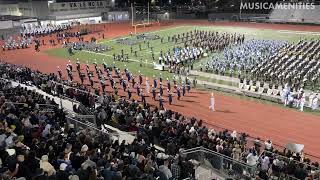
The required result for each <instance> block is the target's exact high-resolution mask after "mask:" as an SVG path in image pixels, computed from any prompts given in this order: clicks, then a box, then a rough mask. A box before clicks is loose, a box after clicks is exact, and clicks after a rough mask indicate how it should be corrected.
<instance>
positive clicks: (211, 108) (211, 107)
mask: <svg viewBox="0 0 320 180" xmlns="http://www.w3.org/2000/svg"><path fill="white" fill-rule="evenodd" d="M214 106H215V101H214V96H213V93H211V98H210V106H209V109H210V110H212V111H216V110H215V107H214Z"/></svg>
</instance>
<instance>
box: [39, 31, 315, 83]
mask: <svg viewBox="0 0 320 180" xmlns="http://www.w3.org/2000/svg"><path fill="white" fill-rule="evenodd" d="M195 29H197V30H210V31H218V32H221V33H223V32H226V33H232V34H233V33H238V34H245V36H246V40H247V39H252V38H254V39H274V40H286V41H289V42H297V41H299V40H300V39H302V38H307V39H311V38H315V37H317V35H315V34H314V33H311V34H306V33H304V34H301V33H296V32H294V31H292V33H290V32H289V31H281V30H278V31H277V30H271V29H255V28H243V27H229V26H177V27H172V28H167V29H162V30H158V31H152V32H149V33H145V34H157V35H159V36H160V37H163V38H164V43H161V41H160V39H157V40H151V41H150V46H152V47H153V48H154V54H155V60H156V61H157V60H158V57H159V54H160V51H161V50H163V52H166V51H167V50H168V49H172V48H173V47H174V46H176V45H175V44H174V43H172V42H167V36H172V35H174V34H179V33H180V34H181V33H183V32H188V31H191V30H195ZM127 37H128V38H129V39H134V38H135V36H133V37H130V36H127ZM117 39H119V38H115V39H109V40H102V41H100V42H99V43H102V44H106V45H108V46H111V47H112V50H111V51H108V52H105V53H95V52H88V51H75V53H74V55H72V56H69V54H68V52H67V49H64V48H54V49H49V50H47V51H46V52H45V53H47V54H48V55H50V56H57V57H62V58H66V59H71V60H73V61H75V60H76V59H77V58H78V59H79V60H80V61H81V62H82V63H87V62H88V63H89V64H92V63H93V62H94V61H95V59H96V61H97V63H98V64H102V63H103V59H105V61H106V63H108V64H113V54H114V53H116V54H120V53H121V49H123V51H124V54H129V59H130V62H126V63H125V62H119V61H115V65H116V66H117V67H119V68H124V67H125V66H124V65H125V64H126V66H127V67H128V68H129V70H130V71H131V72H132V73H133V74H137V73H138V71H139V70H140V71H141V72H143V74H144V75H145V76H148V77H151V76H153V75H158V74H159V73H160V71H158V70H154V69H153V64H152V63H153V60H152V54H151V51H150V49H148V48H147V43H143V42H140V43H141V46H142V51H139V45H138V44H136V45H133V51H135V50H137V52H138V53H137V54H138V57H137V58H136V57H134V53H131V50H130V45H123V44H119V43H117V42H116V40H117ZM179 45H182V44H178V46H179ZM216 55H219V54H216V53H215V54H213V55H211V54H209V56H208V58H210V57H212V56H216ZM141 59H142V62H143V67H140V61H141ZM206 59H207V58H202V59H201V60H199V61H198V62H197V63H196V64H195V66H194V67H196V68H197V67H198V66H199V65H200V63H201V62H202V61H205V60H206ZM146 60H147V61H146ZM162 76H163V77H164V78H171V77H172V74H170V73H168V72H167V71H164V72H162Z"/></svg>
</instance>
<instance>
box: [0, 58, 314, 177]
mask: <svg viewBox="0 0 320 180" xmlns="http://www.w3.org/2000/svg"><path fill="white" fill-rule="evenodd" d="M10 68H14V69H17V71H16V72H14V71H10ZM0 72H1V75H2V77H5V78H9V79H15V80H19V81H20V82H25V83H27V82H28V81H30V82H31V84H33V85H37V86H38V87H41V89H46V90H47V92H50V91H52V90H54V89H55V88H56V86H52V85H50V83H49V81H48V80H50V79H52V80H58V81H59V79H58V78H57V77H56V76H55V75H53V74H51V75H46V74H42V73H40V72H35V71H31V70H30V69H28V68H24V67H20V68H17V66H15V65H10V64H1V66H0ZM5 74H6V75H5ZM59 82H60V83H64V82H65V81H59ZM81 86H83V85H81ZM5 87H6V86H1V88H5ZM48 87H51V90H50V88H48ZM68 89H74V87H73V88H70V87H68V86H64V87H63V91H61V93H63V94H64V95H66V96H69V97H70V98H76V97H75V96H77V95H76V94H72V93H71V94H72V95H73V97H72V96H70V94H69V93H66V92H69V90H68ZM82 89H84V87H82ZM4 92H11V91H4ZM82 92H83V91H82ZM83 93H84V92H83ZM88 94H89V93H88ZM89 96H93V95H88V96H87V97H89ZM5 97H7V96H5ZM8 97H10V96H8ZM6 99H7V98H6ZM11 99H12V98H11ZM47 101H48V102H51V101H49V100H47ZM26 102H27V103H28V102H29V101H26ZM41 102H42V103H44V102H45V100H42V101H41ZM94 102H96V103H99V104H100V105H99V106H98V107H96V108H95V109H94V114H95V115H96V119H97V123H100V124H104V123H106V124H111V125H114V126H117V127H118V128H120V129H122V130H125V131H134V132H137V139H136V140H135V141H134V142H133V143H132V144H129V145H126V144H125V142H122V143H121V144H119V142H114V143H112V142H110V140H109V139H99V138H98V139H95V138H93V137H92V136H91V135H88V134H86V133H88V132H87V131H84V132H73V131H72V127H68V126H67V125H66V124H65V123H64V121H63V120H62V121H61V120H60V121H59V119H63V114H62V112H61V111H57V112H56V113H54V114H50V116H49V115H47V116H46V114H45V115H43V116H45V117H46V118H43V116H37V115H35V114H34V113H31V112H30V113H31V114H32V115H34V116H35V117H36V118H40V119H41V120H39V124H41V125H42V126H40V127H46V125H47V124H50V123H52V124H50V125H51V127H52V128H50V130H49V132H50V133H48V134H45V135H46V136H44V137H43V132H42V133H39V134H41V135H42V136H41V135H40V136H41V137H38V138H37V136H36V138H34V137H33V138H24V141H21V143H24V144H25V146H28V147H29V148H30V149H31V150H34V151H35V152H34V153H35V154H36V156H35V157H37V158H38V159H41V160H40V168H41V163H44V162H48V163H49V164H51V166H52V167H53V168H51V170H50V171H45V170H44V169H42V171H41V169H39V167H38V166H37V167H34V172H35V174H34V175H33V176H36V175H38V174H40V176H45V175H46V176H48V175H52V174H55V177H59V178H60V175H62V176H69V175H73V176H72V177H74V176H78V178H79V179H94V178H97V177H101V176H102V177H104V179H110V177H113V178H120V179H121V178H123V177H126V179H139V178H140V179H152V178H154V177H159V178H160V179H183V178H186V177H189V176H194V168H193V164H192V163H191V161H186V160H185V159H183V158H182V157H180V156H178V154H179V152H181V150H183V149H189V148H193V147H199V146H203V147H205V148H208V149H210V150H213V151H216V152H218V153H221V154H223V155H225V156H228V157H231V158H233V159H235V160H239V161H244V162H246V163H247V164H248V165H252V166H258V167H260V168H259V171H257V173H258V176H259V177H260V178H262V179H269V178H271V177H283V178H286V177H287V175H292V176H294V177H296V178H298V179H305V177H310V178H311V177H317V176H318V175H319V169H318V164H317V163H313V164H312V166H311V162H310V160H309V159H307V158H306V157H304V154H303V153H295V152H290V151H285V153H282V152H280V151H278V150H275V149H274V147H273V144H272V141H270V140H268V141H266V142H262V141H261V140H259V139H256V140H255V141H254V143H253V145H250V143H249V142H248V138H247V135H246V134H238V133H237V132H236V131H233V132H229V131H228V130H224V131H217V130H214V129H209V128H208V127H206V126H205V124H204V123H202V120H198V119H196V118H188V117H185V116H183V115H182V114H180V113H178V112H173V111H171V110H166V109H163V108H158V107H153V106H151V105H149V104H148V103H139V102H138V101H136V100H134V99H131V100H126V99H125V98H116V97H115V96H114V95H111V94H105V95H104V96H100V97H99V98H97V99H96V101H94ZM32 110H33V111H36V110H34V109H32ZM28 113H29V112H28ZM27 115H28V114H27ZM8 116H9V114H4V117H8ZM9 117H10V116H9ZM32 117H33V116H32ZM48 117H49V118H48ZM52 117H55V118H57V119H58V120H57V121H54V122H52V120H51V119H55V118H52ZM21 119H23V118H21ZM28 119H31V118H28ZM9 122H12V121H9ZM14 122H16V123H17V124H19V123H21V122H22V121H21V122H19V121H14ZM36 122H37V121H36ZM57 122H58V124H59V125H56V123H57ZM42 123H44V124H42ZM11 125H12V124H10V123H9V124H8V125H5V124H4V126H2V127H11ZM13 125H16V124H13ZM15 127H17V125H16V126H15ZM20 127H23V128H22V129H24V128H25V126H20ZM4 129H8V128H4ZM43 129H45V128H43ZM9 131H10V130H9ZM13 132H14V133H18V131H15V130H14V131H13ZM23 132H26V131H23ZM27 132H28V131H27ZM54 133H57V134H56V135H54ZM82 133H84V134H82ZM4 134H6V133H4ZM17 135H20V134H19V133H18V134H17ZM7 137H9V136H6V137H5V139H7ZM24 137H27V135H25V136H24ZM27 140H28V141H30V140H32V141H31V144H30V143H28V141H27ZM41 140H42V141H41ZM50 140H52V141H50ZM48 141H50V142H51V143H48ZM34 142H38V143H39V144H38V146H34V145H32V143H34ZM41 142H42V143H43V142H46V143H44V144H42V146H41ZM52 143H58V145H52ZM15 144H17V143H15ZM154 144H157V145H160V146H162V147H164V149H165V150H166V152H165V154H164V153H159V152H157V150H156V149H155V148H154V146H153V145H154ZM263 144H264V145H263ZM50 146H51V147H50ZM39 147H41V148H42V149H41V150H39V149H38V150H37V148H39ZM8 149H12V147H10V148H4V149H3V151H4V150H8ZM13 149H15V154H16V155H13V158H12V159H16V160H18V161H19V162H18V164H19V165H16V163H13V164H14V166H15V167H16V166H18V167H20V166H21V167H22V168H21V169H24V170H26V169H25V168H31V166H27V165H26V164H27V162H29V160H30V158H29V156H30V153H29V154H28V156H26V155H25V154H24V153H20V151H19V150H17V149H16V147H14V148H13ZM263 149H265V150H267V151H268V153H263V155H262V156H261V157H259V155H260V154H261V152H262V150H263ZM269 151H270V152H269ZM9 152H10V151H9ZM22 152H23V151H22ZM38 153H40V154H38ZM4 154H6V153H4ZM11 154H12V152H11ZM21 155H22V156H23V157H22V156H21ZM32 155H33V154H32ZM46 155H47V156H46ZM281 155H284V156H286V158H283V159H281V158H279V157H281ZM9 157H11V156H9ZM266 157H268V158H266ZM23 158H25V160H24V161H23V160H22V159H23ZM37 158H35V159H36V160H37ZM47 159H49V161H47ZM1 160H2V161H3V162H7V161H8V160H7V157H6V158H1ZM21 160H22V162H21ZM38 161H39V160H38ZM212 163H214V162H212ZM2 164H5V163H2ZM33 164H37V163H33ZM51 166H49V167H51ZM4 167H6V166H4ZM214 167H215V166H214ZM15 169H16V168H13V170H12V171H11V172H15V171H14V170H15ZM49 169H50V168H49ZM59 169H60V170H59ZM230 169H233V168H232V167H230ZM18 170H19V169H18ZM43 171H44V174H45V175H44V174H43V173H42V172H43ZM242 171H244V169H242ZM6 172H8V171H6ZM23 172H25V171H23ZM28 172H32V171H31V170H30V171H28ZM36 172H38V173H36ZM302 172H303V173H302ZM301 173H302V174H301ZM5 174H6V173H5ZM252 174H254V172H252ZM24 176H29V175H28V174H24ZM16 177H17V176H16ZM37 177H38V176H37ZM59 178H58V179H59Z"/></svg>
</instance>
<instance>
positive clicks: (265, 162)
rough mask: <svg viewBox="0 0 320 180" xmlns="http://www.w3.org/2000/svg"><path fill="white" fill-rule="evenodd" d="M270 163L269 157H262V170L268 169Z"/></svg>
mask: <svg viewBox="0 0 320 180" xmlns="http://www.w3.org/2000/svg"><path fill="white" fill-rule="evenodd" d="M269 164H270V160H269V157H268V156H265V157H264V158H263V159H261V170H263V171H268V169H269Z"/></svg>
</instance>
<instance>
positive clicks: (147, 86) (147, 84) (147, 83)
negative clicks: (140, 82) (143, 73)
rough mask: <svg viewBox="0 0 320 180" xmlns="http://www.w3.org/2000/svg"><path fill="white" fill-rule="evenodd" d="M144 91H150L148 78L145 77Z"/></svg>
mask: <svg viewBox="0 0 320 180" xmlns="http://www.w3.org/2000/svg"><path fill="white" fill-rule="evenodd" d="M146 92H147V93H148V94H149V93H150V82H149V79H148V78H147V77H146Z"/></svg>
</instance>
